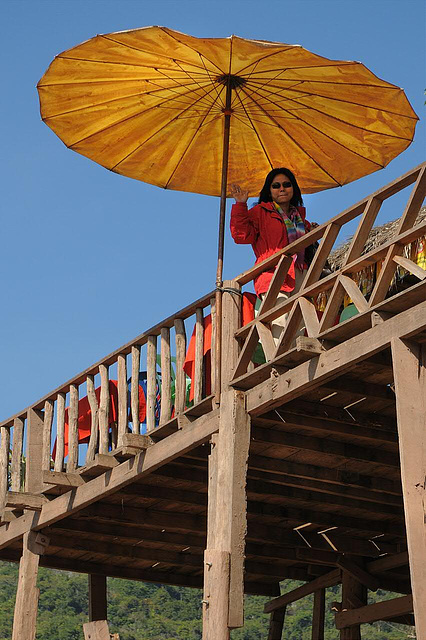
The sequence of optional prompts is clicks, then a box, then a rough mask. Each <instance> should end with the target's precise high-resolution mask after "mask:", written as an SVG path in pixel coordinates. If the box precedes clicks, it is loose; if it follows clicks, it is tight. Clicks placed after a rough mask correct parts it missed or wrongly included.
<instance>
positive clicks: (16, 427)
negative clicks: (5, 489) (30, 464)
mask: <svg viewBox="0 0 426 640" xmlns="http://www.w3.org/2000/svg"><path fill="white" fill-rule="evenodd" d="M23 442H24V420H23V418H15V420H14V421H13V444H12V459H11V463H10V488H11V490H12V491H19V490H20V489H21V488H22V449H23Z"/></svg>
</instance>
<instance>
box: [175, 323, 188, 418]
mask: <svg viewBox="0 0 426 640" xmlns="http://www.w3.org/2000/svg"><path fill="white" fill-rule="evenodd" d="M174 326H175V342H176V387H175V413H176V414H179V413H182V412H183V411H185V396H186V377H185V372H184V370H183V363H184V362H185V355H186V333H185V325H184V322H183V320H181V319H180V318H178V319H177V320H175V323H174Z"/></svg>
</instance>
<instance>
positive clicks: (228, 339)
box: [221, 280, 251, 390]
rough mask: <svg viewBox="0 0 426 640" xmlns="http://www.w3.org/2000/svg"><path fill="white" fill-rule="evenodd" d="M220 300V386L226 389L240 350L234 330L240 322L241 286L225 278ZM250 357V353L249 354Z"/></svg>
mask: <svg viewBox="0 0 426 640" xmlns="http://www.w3.org/2000/svg"><path fill="white" fill-rule="evenodd" d="M223 287H224V289H226V290H225V291H224V293H223V301H222V323H223V325H222V358H221V361H222V386H221V390H224V389H227V388H228V386H229V381H230V380H231V378H232V373H233V371H234V369H235V367H236V366H237V362H238V356H239V352H240V348H239V344H238V341H237V340H236V339H235V332H236V330H237V329H238V327H239V326H240V324H241V287H240V285H239V284H238V283H237V282H235V281H234V280H225V281H224V283H223ZM250 358H251V354H250Z"/></svg>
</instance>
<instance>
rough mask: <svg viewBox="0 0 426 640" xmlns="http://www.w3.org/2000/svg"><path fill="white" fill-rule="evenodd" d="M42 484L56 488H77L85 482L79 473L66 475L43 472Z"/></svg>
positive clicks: (59, 472) (61, 472)
mask: <svg viewBox="0 0 426 640" xmlns="http://www.w3.org/2000/svg"><path fill="white" fill-rule="evenodd" d="M43 482H44V483H45V484H53V485H56V486H58V487H67V488H68V489H71V488H72V487H79V486H80V485H82V484H84V483H85V481H84V479H83V478H82V477H81V475H80V474H79V473H66V472H65V471H43Z"/></svg>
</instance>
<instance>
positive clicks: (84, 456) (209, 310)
mask: <svg viewBox="0 0 426 640" xmlns="http://www.w3.org/2000/svg"><path fill="white" fill-rule="evenodd" d="M425 169H426V165H420V166H419V167H417V168H415V169H413V170H412V171H410V172H408V173H407V174H405V175H404V176H402V177H400V178H399V179H398V180H395V181H394V182H392V183H391V184H390V185H387V186H386V187H384V188H383V189H380V190H379V191H376V192H375V193H374V194H372V195H371V196H369V197H367V198H365V199H364V200H362V201H361V202H359V203H357V204H356V205H354V206H353V207H351V208H349V209H347V210H346V211H344V212H343V213H341V214H339V215H337V216H335V217H334V218H332V219H331V220H329V221H328V222H327V223H325V224H323V225H321V226H319V227H317V228H315V229H314V230H313V231H311V232H310V233H309V234H307V235H306V236H303V237H302V238H299V239H298V240H297V241H296V242H294V243H292V244H291V245H289V246H288V247H286V248H285V249H283V250H281V251H279V252H278V253H276V254H275V255H273V256H272V257H270V258H268V259H267V260H265V261H264V262H262V263H261V264H259V265H256V267H254V268H252V269H250V270H249V271H247V272H245V273H243V274H241V275H240V276H238V277H237V278H235V279H234V282H235V283H236V286H237V287H241V286H243V285H246V284H247V283H250V282H252V281H253V280H254V279H255V278H256V277H257V276H258V275H259V274H260V273H262V272H263V271H264V270H266V269H268V270H270V269H275V272H274V275H273V277H272V280H271V284H270V287H269V290H268V292H267V293H266V295H265V296H264V299H263V301H262V304H261V307H260V310H259V314H258V316H257V317H256V318H255V320H253V321H252V322H250V323H248V324H247V325H246V326H244V327H241V326H240V325H235V326H233V327H229V326H225V324H226V322H228V324H229V320H227V319H226V318H224V319H223V320H224V326H223V331H227V332H229V331H232V332H233V333H235V337H236V339H237V340H238V341H239V342H240V343H241V350H240V355H239V359H238V363H237V366H236V368H235V371H234V372H233V375H232V376H231V375H230V374H229V372H228V370H227V363H226V359H225V360H224V359H222V367H221V372H222V377H223V378H224V380H222V385H223V383H224V382H225V384H228V383H231V384H233V385H234V386H237V387H240V388H248V387H249V386H253V384H256V383H257V382H259V381H260V380H262V379H265V376H266V377H267V376H269V375H270V363H276V362H280V359H282V360H281V362H280V363H281V364H282V363H283V364H284V365H285V366H291V364H289V363H291V362H293V364H296V363H297V361H298V360H297V357H296V358H295V359H294V357H293V356H291V357H288V354H290V355H291V352H292V350H293V351H294V349H292V345H293V343H294V339H295V336H296V333H297V332H298V330H299V328H300V325H301V323H302V324H303V325H304V327H305V329H306V334H307V341H308V342H306V339H305V350H309V348H310V347H309V340H311V341H312V342H313V343H315V344H314V347H313V348H314V349H315V348H318V345H320V347H319V348H323V345H325V344H326V341H329V343H330V344H332V343H333V341H334V343H335V342H339V341H342V340H344V339H346V338H347V337H348V336H350V337H351V336H353V335H356V334H357V333H360V332H362V331H364V330H366V329H367V328H369V327H371V322H372V321H373V322H375V321H383V320H384V319H385V318H386V317H387V316H386V314H389V313H396V312H398V311H399V310H400V309H399V307H398V304H400V303H399V302H398V300H402V299H403V298H404V299H405V300H409V298H407V297H406V296H405V294H403V295H400V296H398V295H396V296H392V297H389V296H388V293H389V285H390V283H391V281H392V278H393V276H394V273H395V270H396V269H397V268H400V267H403V268H404V269H406V270H408V271H409V272H410V273H411V274H413V275H415V276H416V277H417V278H418V279H419V280H420V281H421V282H419V283H418V284H414V285H413V286H412V287H411V290H413V291H414V294H413V295H414V298H413V299H415V296H416V295H417V296H418V295H419V294H418V293H417V294H416V291H415V289H416V288H418V287H423V285H424V284H425V283H426V271H425V270H424V269H422V268H421V267H420V266H419V265H417V264H416V263H415V262H414V261H413V260H411V259H410V257H408V256H407V255H405V254H404V248H405V247H407V246H408V245H409V244H410V243H413V242H414V241H416V240H417V239H418V238H420V237H422V236H424V235H425V234H426V222H425V221H424V222H422V223H420V224H417V225H416V224H415V222H416V218H417V215H418V212H419V209H420V207H421V205H422V203H423V200H424V197H425V194H426V171H425ZM410 185H414V187H413V189H412V191H411V194H410V197H409V199H408V202H407V205H406V207H405V210H404V213H403V215H402V217H401V219H400V221H399V224H398V227H397V230H396V234H395V235H394V237H393V238H391V239H389V240H388V241H386V242H385V243H384V244H382V245H380V246H378V247H377V248H375V249H374V250H372V251H370V252H368V253H363V252H364V248H365V244H366V241H367V238H368V235H369V232H370V231H371V229H372V227H373V225H374V222H375V220H376V218H377V215H378V213H379V211H380V207H381V205H382V203H383V201H384V200H386V199H388V198H390V197H392V196H393V195H395V194H397V193H398V192H399V191H401V190H402V189H404V188H406V187H408V186H410ZM357 217H360V221H359V224H358V228H357V230H356V233H355V235H354V236H353V239H352V242H351V244H350V247H349V249H348V252H347V254H346V256H345V258H344V260H343V263H342V265H341V266H340V268H339V269H338V270H337V271H334V272H333V273H331V274H330V275H327V276H326V277H321V276H322V275H323V270H324V267H325V265H326V262H327V259H328V257H329V254H330V251H331V250H332V248H333V245H334V244H335V242H336V239H337V237H338V235H339V232H340V231H341V229H342V227H343V226H344V225H345V224H347V223H348V222H351V221H352V220H354V219H355V218H357ZM316 241H320V244H319V248H318V249H317V251H316V253H315V255H314V258H313V261H312V263H311V265H310V267H309V269H308V271H307V274H306V277H305V279H304V283H303V287H302V289H301V290H300V291H299V292H298V293H297V294H295V295H293V296H291V297H290V298H289V299H288V300H287V301H285V302H283V303H280V304H276V301H277V296H278V293H279V291H280V288H281V286H282V283H283V281H284V279H285V277H286V274H287V272H288V269H289V267H290V264H291V262H292V257H291V256H292V255H293V254H295V253H297V252H298V251H300V250H302V249H303V248H305V247H307V246H309V245H311V244H312V243H313V242H316ZM377 264H380V265H381V268H380V272H379V273H378V276H377V278H376V281H375V284H374V287H373V289H372V291H371V293H370V295H369V296H368V299H367V298H366V297H365V296H364V295H363V294H362V292H361V290H360V288H359V287H358V285H357V283H356V280H357V274H360V273H361V272H362V270H363V269H365V268H367V267H371V265H377ZM421 290H422V291H423V293H424V291H425V288H424V287H423V288H422V289H421ZM345 295H348V296H349V297H350V298H351V300H352V302H353V304H354V305H355V307H356V309H357V311H358V314H357V315H355V316H354V317H352V318H351V319H349V320H346V321H345V322H342V323H341V324H339V325H337V326H335V324H334V323H335V318H336V315H337V313H338V310H339V308H340V306H341V304H342V300H343V298H344V296H345ZM319 298H322V299H323V300H325V299H327V303H326V305H325V307H324V309H323V313H322V315H321V317H319V315H320V314H318V308H317V307H318V304H316V302H317V301H318V299H319ZM417 299H418V298H417ZM392 305H393V306H392ZM284 313H288V319H287V323H286V326H285V329H284V330H283V331H282V333H281V336H280V338H279V340H278V342H277V343H276V342H275V340H274V338H273V336H272V331H271V323H272V322H273V321H274V320H275V319H277V318H279V317H280V316H281V315H282V314H284ZM209 314H211V349H210V354H211V355H210V358H207V357H206V356H205V353H204V352H205V351H206V344H205V341H204V331H205V329H204V327H205V325H206V324H207V323H206V322H205V318H206V316H208V315H209ZM372 316H373V320H372ZM235 317H236V316H235ZM193 326H194V327H195V329H194V336H193V343H192V346H193V353H194V357H193V360H192V365H191V370H192V374H191V375H192V380H191V385H192V396H193V401H192V404H193V407H192V408H190V407H188V399H187V378H186V374H185V372H184V369H183V365H184V361H185V358H186V357H187V355H188V354H187V342H188V340H187V330H191V329H192V327H193ZM216 326H217V321H216V315H215V298H214V292H211V293H209V294H207V295H206V296H204V297H203V298H201V299H199V300H197V301H196V302H194V303H193V304H191V305H189V306H188V307H186V308H184V309H182V310H181V311H179V312H178V313H176V314H174V315H173V316H170V317H169V318H167V319H166V320H164V321H163V322H160V323H159V324H157V325H155V326H154V327H152V328H151V329H149V330H148V331H146V332H144V333H142V334H141V335H139V336H138V337H137V338H135V339H134V340H132V341H130V342H129V343H127V344H126V345H124V346H123V347H121V348H120V349H117V350H115V351H114V352H113V353H111V354H110V355H108V356H106V357H105V358H103V359H102V360H100V361H99V362H97V363H96V364H94V365H92V366H91V367H89V368H88V369H86V370H85V371H83V372H82V373H80V374H78V375H77V376H75V377H74V378H72V379H71V380H69V381H68V382H66V383H65V384H63V385H61V386H60V387H58V388H57V389H55V390H54V391H52V392H51V393H49V394H47V395H46V396H44V397H43V398H41V399H40V400H39V401H38V402H36V403H34V404H33V405H31V406H30V407H27V408H26V409H24V410H23V411H21V412H19V413H17V414H16V415H14V416H12V417H11V418H9V419H8V420H5V421H4V422H2V423H0V514H2V513H4V509H11V508H13V507H16V506H17V504H19V500H17V499H16V494H18V493H22V492H25V493H26V494H29V493H33V494H37V493H39V492H40V491H42V490H43V486H44V485H43V472H52V471H54V472H62V471H67V472H68V473H70V472H71V473H72V472H75V471H76V470H77V469H78V467H84V466H87V465H90V464H91V463H92V462H93V461H94V459H95V456H96V455H97V454H106V453H108V452H110V451H116V450H117V449H118V448H120V447H121V446H123V445H124V444H125V443H126V442H128V440H129V437H128V436H129V434H133V435H135V436H139V435H140V434H141V432H145V431H146V433H148V435H150V436H158V437H160V434H163V436H162V437H164V436H167V435H168V433H170V432H172V431H173V429H174V428H175V427H176V422H177V421H178V420H179V416H180V415H182V414H184V413H185V412H193V413H194V415H201V414H202V413H203V412H206V411H209V410H210V409H211V408H212V398H213V395H214V394H215V392H216V398H218V397H219V390H218V389H216V387H217V385H216V382H215V372H216V366H215V348H214V344H215V334H216ZM209 332H210V329H209ZM259 341H260V342H261V345H262V348H263V351H264V353H265V356H266V361H267V362H266V364H265V365H264V366H263V367H262V366H260V367H258V368H257V369H254V370H253V364H252V356H253V352H254V350H255V349H256V347H257V345H258V343H259ZM315 345H316V346H315ZM311 346H312V345H311ZM158 351H159V354H158V353H157V352H158ZM296 351H297V348H296ZM300 351H303V349H299V352H300ZM293 355H294V354H293ZM299 355H300V354H299ZM305 356H306V357H309V354H303V353H302V357H305ZM310 356H312V353H311V354H310ZM292 358H293V359H292ZM172 361H173V364H174V365H175V366H174V369H173V364H172ZM158 365H159V369H160V371H158ZM268 367H269V368H268ZM141 369H142V370H143V371H145V372H146V373H145V374H144V376H145V377H146V394H145V395H146V427H145V425H143V429H142V428H141V427H142V425H141V421H140V418H141V415H140V408H141V400H140V389H139V382H140V372H141ZM230 378H232V379H231V380H230ZM210 380H211V384H210V385H209V386H208V385H207V384H206V381H210ZM160 385H161V410H159V406H158V404H159V403H158V397H157V396H158V395H159V386H160ZM172 398H173V399H172ZM84 420H86V423H85V427H86V429H87V432H86V443H85V444H84V445H82V444H81V439H82V433H81V429H82V421H84ZM172 423H173V424H174V427H173V428H172V427H171V426H170V425H172ZM154 439H155V437H154ZM87 440H88V441H87ZM53 453H54V455H53ZM14 495H15V498H14ZM22 505H24V506H23V507H22V508H31V501H30V500H29V498H28V499H27V500H26V502H24V501H23V502H22ZM34 505H35V506H34ZM34 505H33V507H34V508H37V501H35V502H34Z"/></svg>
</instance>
